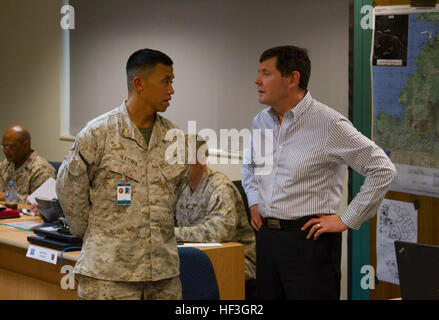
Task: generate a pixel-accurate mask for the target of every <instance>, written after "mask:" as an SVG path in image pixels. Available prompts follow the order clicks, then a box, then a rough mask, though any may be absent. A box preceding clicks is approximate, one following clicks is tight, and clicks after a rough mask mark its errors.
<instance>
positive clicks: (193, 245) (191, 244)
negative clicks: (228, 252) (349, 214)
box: [178, 242, 223, 247]
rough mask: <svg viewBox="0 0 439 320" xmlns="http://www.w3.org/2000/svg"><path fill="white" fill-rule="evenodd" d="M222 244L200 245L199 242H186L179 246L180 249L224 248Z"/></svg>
mask: <svg viewBox="0 0 439 320" xmlns="http://www.w3.org/2000/svg"><path fill="white" fill-rule="evenodd" d="M222 246H223V245H222V244H221V243H217V242H211V243H198V242H194V243H191V242H186V243H183V244H179V245H178V247H222Z"/></svg>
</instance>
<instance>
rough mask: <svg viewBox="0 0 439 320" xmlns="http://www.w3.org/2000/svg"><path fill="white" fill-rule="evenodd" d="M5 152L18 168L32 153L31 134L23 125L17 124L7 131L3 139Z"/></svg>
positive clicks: (7, 157)
mask: <svg viewBox="0 0 439 320" xmlns="http://www.w3.org/2000/svg"><path fill="white" fill-rule="evenodd" d="M2 145H3V153H4V154H5V156H6V159H8V161H9V162H13V163H15V166H16V167H17V168H18V167H19V166H21V165H22V164H23V163H24V162H25V161H26V160H27V158H28V157H29V156H30V154H31V153H32V149H31V136H30V133H29V131H28V130H27V129H26V128H24V127H23V126H20V125H16V126H13V127H11V128H9V129H8V130H6V131H5V133H4V134H3V139H2Z"/></svg>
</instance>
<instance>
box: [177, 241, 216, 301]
mask: <svg viewBox="0 0 439 320" xmlns="http://www.w3.org/2000/svg"><path fill="white" fill-rule="evenodd" d="M178 255H179V257H180V281H181V286H182V290H183V300H219V289H218V283H217V281H216V276H215V271H214V270H213V266H212V262H211V261H210V259H209V257H208V256H207V254H206V253H204V252H203V251H201V250H200V249H197V248H191V247H179V248H178Z"/></svg>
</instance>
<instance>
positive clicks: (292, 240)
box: [256, 217, 341, 300]
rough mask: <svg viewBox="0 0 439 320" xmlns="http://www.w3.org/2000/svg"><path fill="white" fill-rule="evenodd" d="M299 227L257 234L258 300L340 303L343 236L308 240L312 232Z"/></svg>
mask: <svg viewBox="0 0 439 320" xmlns="http://www.w3.org/2000/svg"><path fill="white" fill-rule="evenodd" d="M310 218H311V217H305V218H302V219H299V220H296V221H297V226H294V227H286V228H282V229H269V228H268V227H267V225H266V224H265V223H264V225H263V226H262V227H261V229H260V230H259V231H258V232H256V281H257V290H258V297H259V299H270V300H274V299H275V300H284V299H287V300H299V299H306V300H315V299H321V300H322V299H323V300H339V299H340V279H341V271H340V263H341V233H324V234H321V235H320V236H319V237H318V238H317V240H314V239H313V238H311V239H306V236H307V234H308V232H309V230H310V228H308V229H307V230H305V231H301V230H300V228H301V227H302V226H303V225H304V224H305V223H306V221H308V220H309V219H310Z"/></svg>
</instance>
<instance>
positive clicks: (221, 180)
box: [175, 138, 256, 280]
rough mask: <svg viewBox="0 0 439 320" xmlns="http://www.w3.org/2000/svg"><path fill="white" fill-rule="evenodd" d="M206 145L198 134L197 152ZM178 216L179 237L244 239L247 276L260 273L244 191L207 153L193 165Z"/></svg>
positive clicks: (182, 190) (181, 194)
mask: <svg viewBox="0 0 439 320" xmlns="http://www.w3.org/2000/svg"><path fill="white" fill-rule="evenodd" d="M189 140H190V139H189ZM206 147H207V144H206V143H205V142H204V141H203V140H202V139H200V138H198V141H197V153H198V154H200V155H201V156H203V155H202V154H203V151H201V152H200V151H199V150H203V149H206ZM202 148H203V149H202ZM206 152H207V150H206ZM206 154H207V153H206ZM175 218H176V225H177V226H176V228H175V236H176V238H177V241H185V242H223V241H233V242H239V243H242V244H243V245H244V248H245V279H246V280H251V279H254V278H255V277H256V266H255V264H256V252H255V234H254V231H253V230H252V228H251V227H250V224H249V222H248V219H247V214H246V211H245V208H244V203H243V201H242V198H241V195H240V193H239V191H238V189H237V188H236V187H235V185H234V184H233V182H232V181H231V180H230V179H229V178H228V177H227V176H226V175H224V174H223V173H221V172H218V171H214V170H212V169H210V168H208V167H207V165H206V155H204V157H201V158H200V159H198V158H197V161H196V163H195V164H191V166H190V168H189V171H188V177H187V181H186V182H185V183H184V184H183V185H182V186H181V187H180V189H179V193H178V200H177V205H176V209H175Z"/></svg>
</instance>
